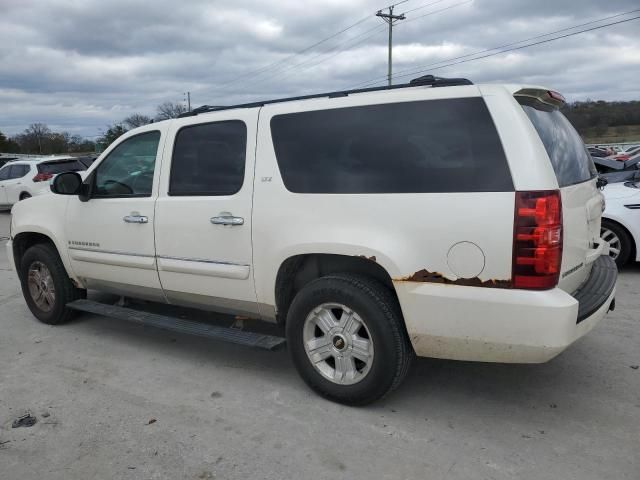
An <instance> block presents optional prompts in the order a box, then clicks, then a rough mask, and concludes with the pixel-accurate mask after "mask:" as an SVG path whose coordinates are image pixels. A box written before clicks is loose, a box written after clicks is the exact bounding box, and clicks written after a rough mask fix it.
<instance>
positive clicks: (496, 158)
mask: <svg viewBox="0 0 640 480" xmlns="http://www.w3.org/2000/svg"><path fill="white" fill-rule="evenodd" d="M271 131H272V136H273V143H274V148H275V152H276V157H277V160H278V165H279V167H280V172H281V174H282V178H283V180H284V183H285V186H286V187H287V189H289V190H290V191H292V192H297V193H423V192H498V191H512V190H513V183H512V180H511V174H510V172H509V168H508V166H507V162H506V158H505V155H504V151H503V150H502V145H501V143H500V139H499V137H498V134H497V132H496V129H495V126H494V124H493V121H492V120H491V116H490V115H489V111H488V110H487V107H486V105H485V103H484V101H483V100H482V99H481V98H464V99H448V100H431V101H421V102H407V103H396V104H387V105H369V106H364V107H350V108H339V109H333V110H321V111H313V112H303V113H293V114H285V115H278V116H275V117H273V119H272V120H271Z"/></svg>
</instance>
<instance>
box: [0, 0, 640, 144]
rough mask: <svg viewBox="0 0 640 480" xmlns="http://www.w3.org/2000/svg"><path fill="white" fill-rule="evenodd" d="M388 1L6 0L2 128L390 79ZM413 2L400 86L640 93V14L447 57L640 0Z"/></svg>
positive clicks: (0, 72)
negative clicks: (433, 81) (463, 82)
mask: <svg viewBox="0 0 640 480" xmlns="http://www.w3.org/2000/svg"><path fill="white" fill-rule="evenodd" d="M387 2H389V0H387ZM388 4H389V3H385V1H384V0H273V1H266V0H234V1H232V2H231V1H215V0H182V1H176V0H153V1H150V0H146V1H139V0H0V131H1V132H3V133H5V134H7V135H14V134H17V133H20V132H21V131H23V130H24V129H25V128H26V127H27V126H28V125H29V124H31V123H34V122H42V123H46V124H48V125H49V127H50V128H51V129H52V130H54V131H68V132H70V133H72V134H78V135H81V136H84V137H87V138H89V139H93V138H95V137H96V136H98V135H100V134H101V132H104V130H106V128H107V126H108V125H111V124H113V123H116V122H120V121H122V119H124V118H125V117H126V116H128V115H130V114H131V113H142V114H146V115H150V116H153V115H154V114H155V112H156V106H157V105H159V104H160V103H163V102H167V101H170V102H182V101H184V98H185V96H184V92H187V91H190V92H191V97H192V106H198V105H202V104H209V105H224V104H234V103H240V102H247V101H257V100H264V99H269V98H277V97H284V96H293V95H301V94H309V93H317V92H324V91H331V90H341V89H346V88H353V87H360V86H363V85H368V84H369V82H371V84H372V85H383V84H384V83H385V82H386V80H385V75H386V72H387V30H386V27H385V24H384V23H383V22H382V20H381V19H380V18H377V17H376V16H375V13H376V11H377V10H379V9H381V8H383V7H385V6H387V5H388ZM632 10H637V11H636V12H635V13H631V14H628V15H621V16H618V17H615V18H611V19H609V20H605V21H599V22H594V21H596V20H599V19H602V18H604V17H610V16H612V15H616V14H620V13H624V12H629V11H632ZM403 12H406V20H403V21H400V22H399V23H398V24H397V25H396V27H395V28H394V43H393V45H394V49H393V55H394V65H393V66H394V73H396V74H397V75H398V77H397V78H395V79H394V82H396V83H402V82H406V81H408V80H410V79H411V78H414V77H417V76H420V75H423V74H426V73H433V74H435V75H440V76H450V77H466V78H469V79H471V80H472V81H474V82H475V83H481V82H492V83H507V82H508V83H533V84H537V85H545V86H549V87H551V88H553V89H555V90H558V91H560V92H562V93H563V94H564V95H565V97H567V99H568V100H569V101H574V100H585V99H594V100H595V99H602V100H640V19H638V20H634V21H629V22H626V23H621V24H618V25H614V26H611V27H608V28H602V29H597V30H593V31H591V32H586V33H583V34H580V35H575V36H572V37H569V38H565V39H562V40H558V41H554V42H549V43H545V44H542V45H538V46H533V47H530V48H525V49H520V50H514V51H511V52H507V53H503V54H500V55H495V56H491V57H488V58H484V59H478V60H474V61H468V62H465V63H459V64H455V65H450V66H446V67H444V68H442V67H443V66H445V65H447V64H449V63H455V62H458V61H460V60H470V59H474V58H476V57H477V56H481V55H475V54H476V52H480V51H483V50H487V49H491V48H494V47H497V46H501V45H506V44H512V43H514V42H519V41H522V40H525V39H528V38H532V37H539V38H536V39H535V40H532V41H540V40H545V39H548V38H550V37H540V36H541V35H543V34H547V33H550V32H554V31H558V30H564V29H567V28H569V27H574V26H576V25H580V24H584V23H587V22H594V23H590V24H589V25H586V26H585V27H583V28H592V27H596V26H599V25H603V24H605V23H610V22H614V21H620V20H624V19H628V18H632V17H635V16H640V3H639V2H638V0H607V1H603V0H536V1H531V0H439V1H438V0H409V1H406V2H403V3H402V4H400V5H397V6H396V7H395V12H394V13H396V14H399V13H403ZM354 24H355V26H353V25H354ZM348 27H351V28H348ZM345 29H347V30H346V31H343V32H342V33H340V34H338V35H335V36H333V37H332V38H329V39H328V40H326V41H324V42H322V43H320V44H319V45H316V46H315V47H313V48H309V49H307V47H310V46H312V45H314V44H316V43H318V42H321V41H322V40H324V39H327V38H328V37H331V36H332V35H334V34H336V33H338V32H340V31H342V30H345ZM575 31H576V30H564V31H563V32H561V33H559V34H558V35H560V34H566V33H571V32H575ZM525 43H530V42H525ZM520 45H524V43H520V44H517V45H514V46H520ZM300 52H301V53H300ZM487 53H492V52H487ZM482 55H484V54H482ZM457 57H463V58H462V59H458V60H451V59H455V58H457ZM438 67H440V68H438ZM413 72H417V73H413ZM405 74H406V75H405ZM400 75H405V76H400Z"/></svg>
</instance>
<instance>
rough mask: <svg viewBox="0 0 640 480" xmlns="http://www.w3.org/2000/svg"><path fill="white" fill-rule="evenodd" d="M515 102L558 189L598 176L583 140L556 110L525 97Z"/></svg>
mask: <svg viewBox="0 0 640 480" xmlns="http://www.w3.org/2000/svg"><path fill="white" fill-rule="evenodd" d="M518 102H520V104H521V105H522V108H523V109H524V111H525V113H526V114H527V116H528V117H529V120H531V123H532V124H533V126H534V127H535V129H536V131H537V132H538V135H539V136H540V139H541V140H542V143H543V144H544V148H545V150H546V151H547V154H548V155H549V158H550V159H551V165H552V166H553V170H554V171H555V173H556V178H557V179H558V185H559V186H560V187H566V186H568V185H574V184H576V183H582V182H586V181H587V180H590V179H592V178H593V177H595V176H596V175H597V171H596V167H595V165H594V164H593V160H591V156H590V155H589V152H588V151H587V149H586V147H585V146H584V143H583V142H582V138H580V135H578V132H576V130H575V129H574V128H573V126H572V125H571V123H570V122H569V120H567V118H566V117H565V116H564V115H563V114H562V113H561V112H560V111H559V110H558V109H556V108H554V107H551V106H548V105H545V104H544V103H542V102H539V101H536V100H534V99H530V98H527V97H519V98H518Z"/></svg>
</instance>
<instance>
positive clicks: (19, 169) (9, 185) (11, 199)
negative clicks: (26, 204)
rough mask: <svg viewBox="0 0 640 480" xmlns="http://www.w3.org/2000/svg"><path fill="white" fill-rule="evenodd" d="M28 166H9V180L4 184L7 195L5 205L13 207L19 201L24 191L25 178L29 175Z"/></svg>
mask: <svg viewBox="0 0 640 480" xmlns="http://www.w3.org/2000/svg"><path fill="white" fill-rule="evenodd" d="M29 170H30V166H29V165H24V164H18V165H11V169H10V170H9V178H8V180H7V181H6V182H5V185H6V187H5V190H6V194H7V203H9V205H13V204H14V203H18V201H19V200H20V194H21V193H22V192H23V191H24V187H25V186H24V185H23V183H24V181H25V176H26V175H27V173H29Z"/></svg>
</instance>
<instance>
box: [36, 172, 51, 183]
mask: <svg viewBox="0 0 640 480" xmlns="http://www.w3.org/2000/svg"><path fill="white" fill-rule="evenodd" d="M52 178H53V174H52V173H39V174H37V175H36V176H35V177H33V181H34V182H46V181H47V180H51V179H52Z"/></svg>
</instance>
